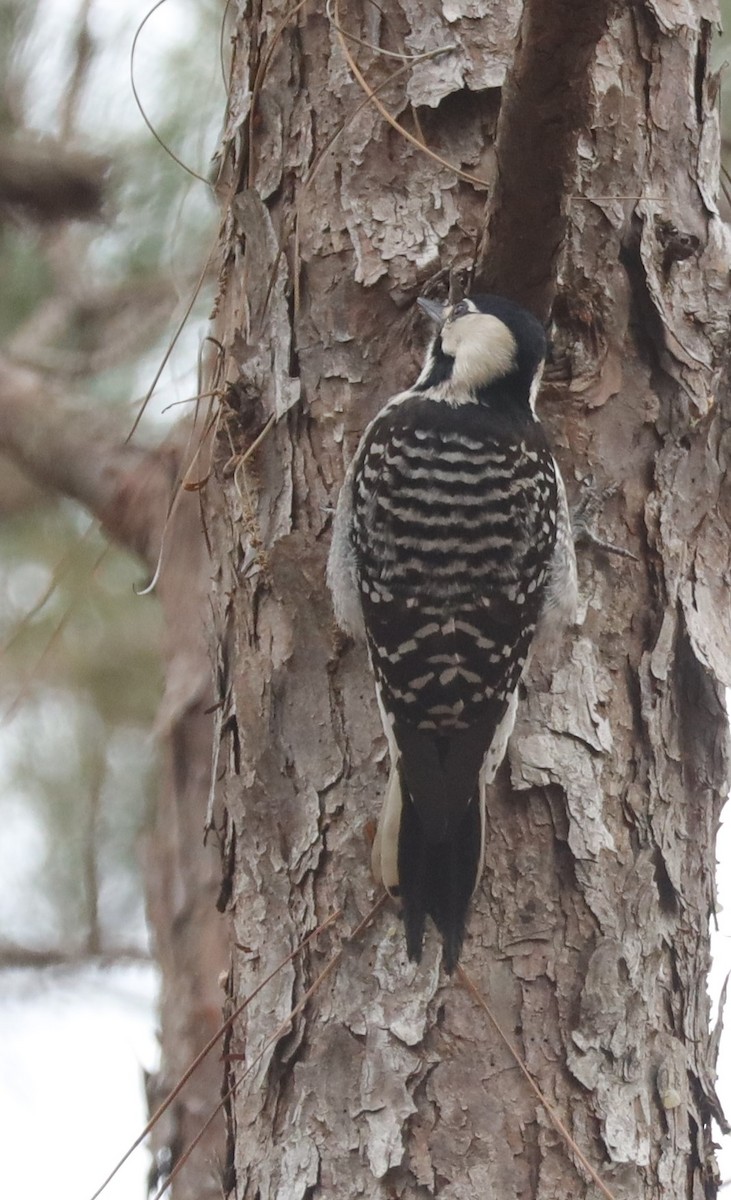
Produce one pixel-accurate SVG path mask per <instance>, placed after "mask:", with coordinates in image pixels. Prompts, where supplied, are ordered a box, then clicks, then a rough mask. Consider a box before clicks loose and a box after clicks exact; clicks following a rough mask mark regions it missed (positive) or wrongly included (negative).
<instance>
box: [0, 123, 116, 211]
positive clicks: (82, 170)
mask: <svg viewBox="0 0 731 1200" xmlns="http://www.w3.org/2000/svg"><path fill="white" fill-rule="evenodd" d="M108 169H109V160H108V159H105V158H102V157H101V156H100V155H92V154H83V153H82V152H81V151H78V150H68V149H66V148H65V147H63V146H61V145H60V144H59V143H58V142H54V141H52V140H50V139H44V140H43V141H21V140H20V139H19V138H12V139H2V140H0V208H2V207H6V208H19V209H22V210H24V211H25V212H26V214H27V215H28V216H30V217H31V218H32V219H33V220H36V221H39V222H44V221H58V220H68V219H70V218H76V219H79V220H89V219H90V218H92V217H98V216H99V214H100V212H101V210H102V205H103V201H104V188H105V182H106V180H105V177H106V175H107V172H108Z"/></svg>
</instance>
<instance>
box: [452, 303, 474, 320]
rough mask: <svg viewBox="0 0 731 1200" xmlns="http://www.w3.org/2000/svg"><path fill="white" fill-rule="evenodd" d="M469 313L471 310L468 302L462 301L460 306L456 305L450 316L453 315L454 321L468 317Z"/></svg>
mask: <svg viewBox="0 0 731 1200" xmlns="http://www.w3.org/2000/svg"><path fill="white" fill-rule="evenodd" d="M469 311H470V310H469V306H468V304H467V301H466V300H460V302H459V304H455V306H454V308H453V309H452V312H451V314H450V315H451V317H452V320H454V319H455V318H456V317H464V316H466V315H467V313H468V312H469Z"/></svg>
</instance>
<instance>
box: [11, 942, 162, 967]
mask: <svg viewBox="0 0 731 1200" xmlns="http://www.w3.org/2000/svg"><path fill="white" fill-rule="evenodd" d="M150 962H154V959H153V958H152V957H151V956H150V955H149V954H148V953H147V952H146V951H145V950H140V949H139V948H138V947H136V946H128V947H120V949H119V950H106V951H102V952H100V953H99V954H87V953H86V952H85V951H81V952H79V951H65V950H59V949H56V948H52V949H48V950H33V949H32V948H31V947H29V946H20V945H15V943H13V942H3V943H0V970H1V971H5V970H9V969H10V968H12V967H80V966H88V965H90V964H94V965H95V966H100V967H116V966H119V965H120V964H121V963H150Z"/></svg>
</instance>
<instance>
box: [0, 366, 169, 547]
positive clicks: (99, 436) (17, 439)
mask: <svg viewBox="0 0 731 1200" xmlns="http://www.w3.org/2000/svg"><path fill="white" fill-rule="evenodd" d="M0 451H3V452H5V453H6V454H8V455H9V456H10V457H11V458H12V460H13V461H14V462H15V463H16V465H17V466H19V467H21V468H22V469H23V471H25V472H26V473H27V474H28V475H30V477H31V478H32V479H33V480H35V482H36V483H38V484H39V485H40V486H41V487H43V488H45V489H47V490H48V489H51V490H53V491H57V492H61V494H62V495H64V496H69V497H71V498H73V499H74V500H78V501H79V502H80V503H81V504H83V505H84V506H85V507H86V508H87V509H89V511H90V512H91V513H93V515H94V516H96V517H97V518H98V519H99V521H101V523H102V525H103V526H104V527H105V529H106V531H107V533H108V534H109V535H110V536H111V537H112V538H114V539H115V540H116V541H118V542H120V543H121V544H122V545H123V546H125V547H126V548H127V549H129V550H132V551H134V552H135V553H136V554H139V555H140V556H141V557H142V558H144V559H145V561H146V562H147V563H148V564H150V565H154V564H155V562H156V561H157V555H158V551H159V547H160V540H161V536H162V527H163V524H164V521H165V517H166V513H167V509H168V504H169V499H170V492H171V488H172V484H173V480H174V476H175V472H176V469H177V465H178V459H179V452H177V450H176V448H175V447H171V448H165V447H163V448H161V449H159V450H147V449H144V448H142V447H140V446H137V445H133V444H131V443H129V442H126V441H125V436H124V432H123V431H122V430H115V429H114V423H113V421H112V420H110V417H109V414H108V413H103V414H98V413H95V412H93V411H89V410H80V409H72V408H71V407H69V406H68V405H67V404H65V403H63V402H62V401H61V399H60V397H59V396H58V395H57V394H56V393H55V392H54V390H53V389H52V388H51V387H50V386H49V383H48V381H47V380H46V379H45V378H44V377H43V376H41V375H39V374H37V373H36V372H33V371H29V370H27V369H25V368H24V367H18V366H16V365H15V364H13V363H11V362H10V361H8V359H6V358H4V357H2V355H0Z"/></svg>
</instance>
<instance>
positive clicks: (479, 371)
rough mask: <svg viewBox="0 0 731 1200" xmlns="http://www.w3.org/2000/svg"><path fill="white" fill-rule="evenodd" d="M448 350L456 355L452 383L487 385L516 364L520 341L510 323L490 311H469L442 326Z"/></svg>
mask: <svg viewBox="0 0 731 1200" xmlns="http://www.w3.org/2000/svg"><path fill="white" fill-rule="evenodd" d="M442 347H443V349H444V352H445V353H446V354H448V355H449V356H450V357H451V358H454V370H453V371H452V383H456V384H457V385H460V386H462V387H465V388H477V387H485V385H486V384H489V383H493V382H494V381H495V380H496V379H502V378H503V377H504V376H505V375H507V374H508V373H509V372H510V371H511V370H512V369H513V367H514V366H515V362H516V357H517V351H518V347H517V343H516V341H515V338H514V337H513V335H512V333H511V332H510V330H509V329H508V327H507V325H504V324H503V322H502V321H501V320H500V319H499V318H498V317H495V316H492V315H491V314H489V313H468V314H467V316H464V317H458V318H457V320H456V321H449V322H448V323H447V324H446V325H445V326H444V328H443V330H442Z"/></svg>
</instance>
